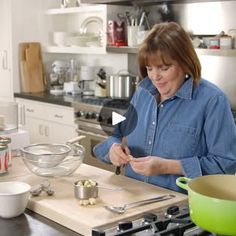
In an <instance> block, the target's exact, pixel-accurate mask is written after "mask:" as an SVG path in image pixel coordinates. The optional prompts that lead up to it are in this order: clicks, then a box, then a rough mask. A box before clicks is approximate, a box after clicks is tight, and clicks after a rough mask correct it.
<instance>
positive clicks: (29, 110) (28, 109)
mask: <svg viewBox="0 0 236 236" xmlns="http://www.w3.org/2000/svg"><path fill="white" fill-rule="evenodd" d="M26 111H28V112H31V113H33V112H34V109H30V108H27V109H26Z"/></svg>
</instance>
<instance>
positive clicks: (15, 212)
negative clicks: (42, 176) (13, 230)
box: [0, 181, 31, 218]
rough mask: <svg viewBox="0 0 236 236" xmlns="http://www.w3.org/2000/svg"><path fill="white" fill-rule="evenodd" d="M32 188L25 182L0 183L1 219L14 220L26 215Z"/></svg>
mask: <svg viewBox="0 0 236 236" xmlns="http://www.w3.org/2000/svg"><path fill="white" fill-rule="evenodd" d="M30 189H31V186H30V185H29V184H27V183H24V182H17V181H9V182H0V203H1V207H0V217H2V218H13V217H16V216H19V215H21V214H22V213H24V211H25V208H26V206H27V203H28V200H29V197H30Z"/></svg>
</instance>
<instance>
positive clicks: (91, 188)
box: [74, 179, 98, 200]
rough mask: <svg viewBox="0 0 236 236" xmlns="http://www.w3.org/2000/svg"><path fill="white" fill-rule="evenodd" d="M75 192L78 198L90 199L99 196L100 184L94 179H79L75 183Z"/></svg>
mask: <svg viewBox="0 0 236 236" xmlns="http://www.w3.org/2000/svg"><path fill="white" fill-rule="evenodd" d="M74 194H75V197H76V198H77V199H80V200H83V199H90V198H97V197H98V184H97V182H96V181H94V180H90V179H86V180H78V181H76V182H75V183H74Z"/></svg>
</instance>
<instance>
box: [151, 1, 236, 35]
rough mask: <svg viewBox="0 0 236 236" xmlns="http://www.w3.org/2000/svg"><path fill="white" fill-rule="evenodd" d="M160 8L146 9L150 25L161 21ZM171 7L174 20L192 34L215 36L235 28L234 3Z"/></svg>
mask: <svg viewBox="0 0 236 236" xmlns="http://www.w3.org/2000/svg"><path fill="white" fill-rule="evenodd" d="M161 7H162V6H161V5H159V6H158V5H156V6H150V7H147V9H148V10H149V11H150V17H151V22H152V24H153V23H154V22H157V23H158V22H160V21H161V15H160V13H159V11H160V9H161ZM171 7H172V9H171V10H173V13H174V18H175V20H177V21H178V22H180V23H181V25H182V26H183V27H184V28H185V29H186V30H187V31H189V32H192V33H193V34H200V35H201V34H205V35H215V34H218V33H219V32H221V31H222V30H224V31H225V32H226V33H227V32H228V30H229V29H232V28H236V18H235V10H236V1H219V2H207V1H206V2H201V3H185V4H173V5H171Z"/></svg>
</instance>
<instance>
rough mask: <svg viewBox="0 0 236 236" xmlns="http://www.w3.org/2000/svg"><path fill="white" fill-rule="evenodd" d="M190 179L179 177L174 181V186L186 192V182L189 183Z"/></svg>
mask: <svg viewBox="0 0 236 236" xmlns="http://www.w3.org/2000/svg"><path fill="white" fill-rule="evenodd" d="M190 180H191V179H190V178H187V177H179V178H177V179H176V185H177V186H179V187H180V188H183V189H185V190H187V191H188V189H189V187H188V182H189V181H190Z"/></svg>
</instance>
